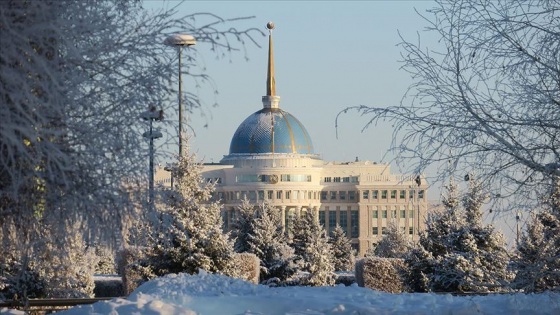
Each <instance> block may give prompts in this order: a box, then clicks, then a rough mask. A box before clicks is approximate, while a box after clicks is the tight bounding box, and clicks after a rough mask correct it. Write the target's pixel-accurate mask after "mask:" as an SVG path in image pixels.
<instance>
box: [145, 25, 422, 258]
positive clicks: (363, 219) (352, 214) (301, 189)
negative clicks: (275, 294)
mask: <svg viewBox="0 0 560 315" xmlns="http://www.w3.org/2000/svg"><path fill="white" fill-rule="evenodd" d="M267 27H268V28H269V30H270V31H272V29H273V28H274V27H273V25H272V24H271V23H269V24H268V25H267ZM272 44H273V43H272V32H271V34H270V35H269V51H268V53H269V56H268V58H269V59H268V74H267V88H266V90H267V93H266V95H265V96H263V97H262V103H263V106H262V108H261V109H260V110H258V111H256V112H255V113H253V114H251V115H249V116H248V117H247V118H246V119H245V120H244V121H243V122H242V123H241V124H240V125H239V127H238V128H237V130H236V131H235V133H234V135H233V137H232V140H231V144H230V148H229V154H228V155H225V156H224V158H223V159H222V160H221V161H220V163H211V164H205V165H204V168H203V171H202V176H203V177H204V178H205V179H206V180H207V181H212V182H215V183H216V190H215V193H214V198H215V199H216V200H219V201H220V202H221V203H222V205H223V210H222V211H223V212H222V213H223V219H224V224H225V226H226V228H230V227H231V225H232V224H233V223H234V221H235V219H236V213H237V212H238V207H239V206H240V205H241V202H242V200H244V199H247V200H249V201H250V202H252V203H255V204H258V203H262V202H267V203H269V204H271V205H273V206H274V207H276V208H278V209H279V210H280V211H281V213H282V217H283V222H284V225H285V227H289V226H290V224H291V220H292V219H293V218H294V217H296V216H299V215H300V214H301V213H302V212H304V211H314V212H316V214H317V216H318V218H319V221H320V223H321V224H323V226H324V227H325V229H326V230H327V231H328V232H330V231H332V230H333V229H334V228H335V227H336V225H340V226H341V227H342V229H343V230H344V231H345V232H346V235H347V236H348V237H349V238H350V239H351V240H352V246H353V247H354V248H355V249H356V250H357V251H358V254H359V255H360V256H363V255H364V254H365V253H366V251H367V250H368V249H369V248H370V247H371V246H372V244H374V243H376V242H378V241H379V239H380V238H381V237H382V236H383V234H384V233H385V231H386V229H387V226H388V225H389V224H390V222H395V223H396V224H397V225H398V226H399V228H400V229H401V230H402V231H403V232H404V233H406V234H408V235H410V237H411V239H413V240H417V238H418V235H419V234H418V233H419V231H420V230H422V229H423V228H424V221H425V217H426V212H427V205H428V203H427V196H426V189H427V183H426V181H425V180H424V178H423V177H422V176H419V175H397V174H392V173H391V170H390V166H389V165H388V164H378V163H375V162H370V161H359V160H358V159H357V158H356V160H355V161H352V162H344V163H335V162H325V161H323V160H322V159H321V158H320V157H319V155H318V154H316V153H315V152H314V148H313V144H312V141H311V138H310V137H309V134H308V132H307V130H306V129H305V126H304V125H303V124H302V123H301V122H300V121H299V120H297V118H295V117H294V116H293V115H291V114H290V113H288V112H286V111H284V110H283V109H281V108H280V97H279V96H277V95H276V86H275V80H274V56H273V45H272ZM156 181H157V182H158V183H160V184H164V185H168V184H169V182H170V180H169V173H168V172H166V171H164V170H158V172H157V173H156Z"/></svg>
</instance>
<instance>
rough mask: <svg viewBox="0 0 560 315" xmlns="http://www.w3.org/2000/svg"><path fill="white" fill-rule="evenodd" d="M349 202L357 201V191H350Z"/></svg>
mask: <svg viewBox="0 0 560 315" xmlns="http://www.w3.org/2000/svg"><path fill="white" fill-rule="evenodd" d="M348 200H356V192H355V191H349V192H348Z"/></svg>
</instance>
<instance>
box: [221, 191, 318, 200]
mask: <svg viewBox="0 0 560 315" xmlns="http://www.w3.org/2000/svg"><path fill="white" fill-rule="evenodd" d="M213 197H214V199H217V200H226V201H233V200H244V199H249V200H250V201H262V200H283V199H284V200H286V199H287V200H293V199H296V200H318V198H319V192H318V191H310V190H257V191H255V190H250V191H226V192H221V191H219V192H215V193H214V196H213Z"/></svg>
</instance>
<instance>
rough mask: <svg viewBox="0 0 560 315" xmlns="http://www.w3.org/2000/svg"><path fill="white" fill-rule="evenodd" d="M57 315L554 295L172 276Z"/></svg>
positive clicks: (377, 306)
mask: <svg viewBox="0 0 560 315" xmlns="http://www.w3.org/2000/svg"><path fill="white" fill-rule="evenodd" d="M59 314H64V315H72V314H76V315H77V314H80V315H81V314H220V315H221V314H308V315H311V314H313V315H316V314H337V315H338V314H465V315H467V314H560V294H553V293H546V294H529V295H526V294H507V295H498V294H494V295H488V296H451V295H440V294H431V293H423V294H420V293H414V294H389V293H382V292H376V291H373V290H370V289H366V288H360V287H358V286H356V285H353V286H350V287H345V286H343V285H340V286H335V287H280V288H270V287H267V286H262V285H254V284H250V283H247V282H245V281H242V280H237V279H232V278H228V277H225V276H219V275H211V274H205V273H202V274H199V275H186V274H179V275H175V274H172V275H168V276H166V277H162V278H158V279H155V280H153V281H150V282H147V283H145V284H143V285H142V286H140V287H139V288H138V289H137V290H136V291H134V292H133V293H132V294H131V295H130V296H129V297H128V298H127V299H113V300H110V301H105V302H98V303H95V304H93V305H87V306H81V307H75V308H73V309H71V310H68V311H65V312H61V313H59Z"/></svg>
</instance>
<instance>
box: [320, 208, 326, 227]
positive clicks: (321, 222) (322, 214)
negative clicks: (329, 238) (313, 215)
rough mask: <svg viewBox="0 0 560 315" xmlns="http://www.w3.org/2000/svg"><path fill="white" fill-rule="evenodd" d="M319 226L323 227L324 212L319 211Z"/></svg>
mask: <svg viewBox="0 0 560 315" xmlns="http://www.w3.org/2000/svg"><path fill="white" fill-rule="evenodd" d="M319 224H321V225H322V226H325V211H323V210H321V211H319Z"/></svg>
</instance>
